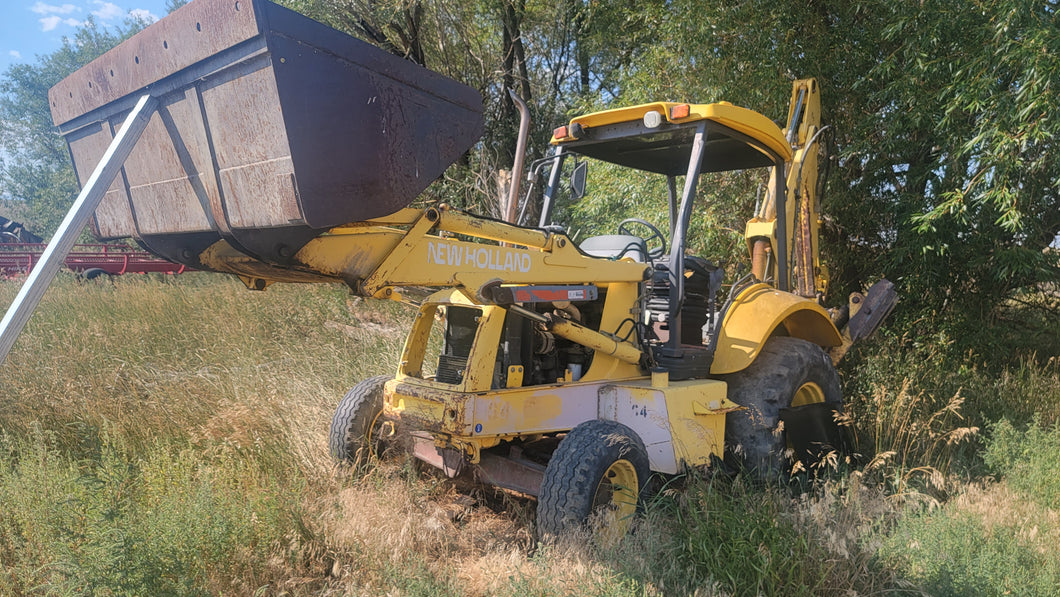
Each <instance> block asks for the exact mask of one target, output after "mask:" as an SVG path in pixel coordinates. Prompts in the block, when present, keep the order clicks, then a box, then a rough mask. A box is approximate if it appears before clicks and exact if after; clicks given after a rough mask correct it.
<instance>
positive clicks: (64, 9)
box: [29, 2, 81, 15]
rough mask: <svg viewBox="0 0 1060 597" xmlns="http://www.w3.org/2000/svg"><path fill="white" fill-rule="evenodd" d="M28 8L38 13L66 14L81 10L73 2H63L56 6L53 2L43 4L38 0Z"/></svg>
mask: <svg viewBox="0 0 1060 597" xmlns="http://www.w3.org/2000/svg"><path fill="white" fill-rule="evenodd" d="M29 9H30V10H31V11H33V12H35V13H37V14H39V15H68V14H70V13H72V12H77V11H79V10H81V9H80V8H78V7H76V6H74V5H73V4H63V5H61V6H57V5H55V4H45V3H43V2H38V3H36V4H34V5H33V6H31V7H30V8H29Z"/></svg>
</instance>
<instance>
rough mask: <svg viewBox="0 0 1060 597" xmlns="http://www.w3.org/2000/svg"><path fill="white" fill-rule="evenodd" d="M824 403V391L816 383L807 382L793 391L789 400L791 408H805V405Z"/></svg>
mask: <svg viewBox="0 0 1060 597" xmlns="http://www.w3.org/2000/svg"><path fill="white" fill-rule="evenodd" d="M822 402H824V390H823V389H821V386H819V385H817V383H816V382H812V381H808V382H806V383H804V384H802V385H801V386H799V389H797V390H795V395H794V396H793V397H792V398H791V405H792V406H806V405H807V404H820V403H822Z"/></svg>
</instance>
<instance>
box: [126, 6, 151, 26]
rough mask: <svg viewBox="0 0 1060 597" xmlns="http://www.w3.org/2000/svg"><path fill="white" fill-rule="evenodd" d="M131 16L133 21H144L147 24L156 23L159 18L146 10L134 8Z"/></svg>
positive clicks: (130, 13) (130, 12)
mask: <svg viewBox="0 0 1060 597" xmlns="http://www.w3.org/2000/svg"><path fill="white" fill-rule="evenodd" d="M129 16H130V17H132V18H133V19H138V20H141V21H144V22H145V23H154V22H155V21H157V20H158V17H157V16H155V15H154V14H152V13H151V11H149V10H147V9H145V8H134V9H132V10H130V11H129Z"/></svg>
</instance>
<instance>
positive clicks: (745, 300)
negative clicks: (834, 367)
mask: <svg viewBox="0 0 1060 597" xmlns="http://www.w3.org/2000/svg"><path fill="white" fill-rule="evenodd" d="M781 324H783V325H784V327H785V329H786V330H787V332H788V335H790V336H794V337H796V338H802V339H803V340H807V341H809V342H813V343H814V344H817V345H819V346H826V347H827V346H838V345H840V344H841V343H842V341H843V339H842V337H841V336H840V335H839V330H837V329H836V327H835V325H834V324H833V323H832V320H831V318H829V317H828V312H827V311H825V310H824V309H823V308H822V307H821V306H820V305H818V304H817V303H816V302H814V301H811V300H809V299H804V298H802V297H800V296H796V295H794V294H791V293H788V292H781V291H779V290H776V289H775V288H773V287H772V286H769V285H766V284H755V285H754V286H751V287H750V288H748V289H747V290H744V291H743V292H741V293H740V295H739V296H738V297H737V298H736V300H735V301H733V304H732V306H731V307H730V308H729V310H728V311H727V312H726V313H725V320H724V321H723V322H722V326H721V335H720V336H719V338H718V347H717V351H716V352H715V353H714V363H713V364H712V365H711V368H710V372H711V373H713V374H715V375H718V374H724V373H734V372H736V371H740V370H741V369H743V368H745V367H747V366H748V365H750V364H751V362H752V361H754V359H755V357H756V356H757V355H758V351H759V350H761V348H762V345H763V344H765V341H766V340H767V339H768V338H769V336H770V335H772V333H773V330H775V329H776V328H777V326H779V325H781Z"/></svg>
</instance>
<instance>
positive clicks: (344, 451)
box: [328, 375, 391, 462]
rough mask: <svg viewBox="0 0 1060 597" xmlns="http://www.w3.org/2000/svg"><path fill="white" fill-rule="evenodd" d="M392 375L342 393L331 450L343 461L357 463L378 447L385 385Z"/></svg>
mask: <svg viewBox="0 0 1060 597" xmlns="http://www.w3.org/2000/svg"><path fill="white" fill-rule="evenodd" d="M390 379H391V376H389V375H378V376H376V377H370V378H368V379H366V380H364V381H362V382H361V383H359V384H357V385H355V386H353V388H352V389H351V390H350V391H349V392H347V393H346V395H345V396H343V398H342V400H341V401H340V402H339V406H338V408H336V409H335V415H334V416H333V417H332V418H331V430H330V432H329V433H328V449H329V451H330V452H331V457H332V458H334V459H335V460H338V461H340V462H356V461H358V460H363V459H364V458H367V457H368V456H370V455H373V454H374V453H376V452H377V451H378V450H379V445H380V439H379V437H378V433H379V426H380V425H379V423H380V421H379V419H380V415H381V414H382V413H383V386H384V385H385V384H386V382H387V381H389V380H390Z"/></svg>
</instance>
